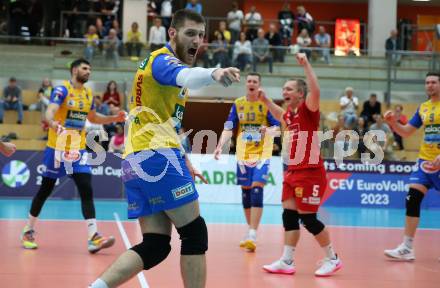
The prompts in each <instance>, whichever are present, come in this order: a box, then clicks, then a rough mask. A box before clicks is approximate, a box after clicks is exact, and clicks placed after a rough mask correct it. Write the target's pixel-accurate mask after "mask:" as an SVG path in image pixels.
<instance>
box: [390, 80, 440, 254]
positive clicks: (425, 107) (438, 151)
mask: <svg viewBox="0 0 440 288" xmlns="http://www.w3.org/2000/svg"><path fill="white" fill-rule="evenodd" d="M425 90H426V94H427V95H428V97H429V100H428V101H426V102H424V103H422V104H420V106H419V108H418V109H417V111H416V113H415V114H414V116H413V117H412V118H411V120H410V121H409V123H408V124H406V125H402V124H400V123H399V122H397V118H396V116H395V115H394V112H392V111H387V112H386V113H385V120H386V121H387V123H388V124H389V125H390V126H391V127H392V128H393V130H394V131H396V133H397V134H399V135H400V136H402V137H409V136H411V135H412V134H414V132H415V131H416V129H418V128H420V127H422V126H424V129H425V136H424V138H423V142H422V145H421V146H420V152H419V159H418V160H417V164H418V170H417V171H415V172H413V173H412V174H411V176H410V178H409V179H410V183H411V184H410V186H409V192H408V195H407V196H406V221H405V232H404V236H403V242H402V243H401V244H400V245H399V246H398V247H397V248H395V249H391V250H385V251H384V252H385V255H386V256H388V257H390V258H392V259H398V260H406V261H411V260H415V253H414V248H413V241H414V236H415V234H416V230H417V226H418V225H419V219H420V205H421V203H422V200H423V197H424V196H425V194H426V192H427V191H428V190H429V189H431V188H433V189H435V190H437V191H440V73H432V72H430V73H428V74H427V75H426V79H425Z"/></svg>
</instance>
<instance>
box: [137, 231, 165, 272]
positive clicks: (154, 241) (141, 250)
mask: <svg viewBox="0 0 440 288" xmlns="http://www.w3.org/2000/svg"><path fill="white" fill-rule="evenodd" d="M170 242H171V237H170V236H168V235H163V234H156V233H145V234H144V235H143V241H142V243H139V244H138V245H136V246H133V247H131V248H130V250H133V251H134V252H136V253H137V254H138V255H139V256H140V257H141V259H142V262H144V270H148V269H150V268H153V267H154V266H156V265H158V264H159V263H160V262H162V261H163V260H165V258H167V256H168V254H170V251H171V245H170Z"/></svg>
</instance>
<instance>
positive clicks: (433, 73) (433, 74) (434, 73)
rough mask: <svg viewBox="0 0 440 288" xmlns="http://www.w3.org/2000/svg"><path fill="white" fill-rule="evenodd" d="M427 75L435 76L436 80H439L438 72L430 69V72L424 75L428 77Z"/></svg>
mask: <svg viewBox="0 0 440 288" xmlns="http://www.w3.org/2000/svg"><path fill="white" fill-rule="evenodd" d="M429 76H437V78H438V80H439V81H440V72H434V71H430V72H428V73H426V77H429Z"/></svg>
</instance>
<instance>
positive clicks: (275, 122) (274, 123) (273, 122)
mask: <svg viewBox="0 0 440 288" xmlns="http://www.w3.org/2000/svg"><path fill="white" fill-rule="evenodd" d="M267 122H269V125H270V126H280V125H281V123H280V121H278V120H277V119H275V117H273V115H272V113H270V111H267Z"/></svg>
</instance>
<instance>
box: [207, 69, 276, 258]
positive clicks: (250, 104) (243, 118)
mask: <svg viewBox="0 0 440 288" xmlns="http://www.w3.org/2000/svg"><path fill="white" fill-rule="evenodd" d="M260 87H261V76H260V75H259V74H258V73H250V74H248V75H247V76H246V96H243V97H240V98H238V99H237V100H235V102H234V104H233V105H232V108H231V111H230V112H229V116H228V119H227V121H226V123H225V126H224V130H223V132H222V135H221V136H220V140H219V143H218V145H217V149H216V150H215V152H214V157H215V159H217V160H218V159H219V157H220V154H221V152H222V148H223V146H224V145H225V143H226V142H227V140H228V139H229V138H230V137H231V136H232V130H233V129H235V128H238V136H237V150H236V153H237V160H238V162H237V184H238V185H241V189H242V202H243V209H244V215H245V217H246V222H247V224H248V226H249V231H248V233H247V234H246V236H245V237H244V239H243V240H242V241H240V247H242V248H246V249H247V250H248V251H255V249H256V247H257V246H256V240H257V229H258V225H259V224H260V220H261V215H262V213H263V187H264V185H265V184H266V181H267V178H268V173H269V159H270V158H271V157H272V149H273V137H270V136H269V133H262V130H266V127H269V126H271V127H270V130H272V131H274V130H278V129H279V126H280V122H279V121H277V120H276V119H275V118H274V117H273V116H272V114H271V113H270V112H269V111H268V108H267V106H266V104H264V103H263V102H261V101H259V100H258V93H259V92H258V89H260ZM270 130H268V131H270Z"/></svg>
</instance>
